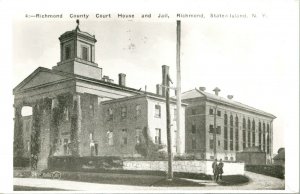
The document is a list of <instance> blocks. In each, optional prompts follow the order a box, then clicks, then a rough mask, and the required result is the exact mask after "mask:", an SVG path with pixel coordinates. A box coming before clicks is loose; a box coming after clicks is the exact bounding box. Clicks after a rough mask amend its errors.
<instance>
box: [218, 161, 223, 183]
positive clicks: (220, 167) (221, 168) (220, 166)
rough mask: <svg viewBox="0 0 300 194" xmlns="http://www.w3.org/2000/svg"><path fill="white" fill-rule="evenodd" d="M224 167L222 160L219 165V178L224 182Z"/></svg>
mask: <svg viewBox="0 0 300 194" xmlns="http://www.w3.org/2000/svg"><path fill="white" fill-rule="evenodd" d="M223 167H224V163H223V162H222V159H220V162H219V165H218V176H217V177H218V178H219V177H220V180H222V174H223Z"/></svg>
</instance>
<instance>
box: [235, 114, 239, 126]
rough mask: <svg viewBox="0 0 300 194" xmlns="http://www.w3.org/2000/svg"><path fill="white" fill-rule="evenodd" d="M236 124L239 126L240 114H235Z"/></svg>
mask: <svg viewBox="0 0 300 194" xmlns="http://www.w3.org/2000/svg"><path fill="white" fill-rule="evenodd" d="M235 126H236V127H238V126H239V118H238V116H235Z"/></svg>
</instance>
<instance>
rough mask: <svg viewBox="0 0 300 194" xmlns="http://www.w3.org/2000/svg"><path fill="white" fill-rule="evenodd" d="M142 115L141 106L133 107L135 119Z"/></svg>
mask: <svg viewBox="0 0 300 194" xmlns="http://www.w3.org/2000/svg"><path fill="white" fill-rule="evenodd" d="M141 114H142V110H141V105H136V106H135V115H136V117H139V116H140V115H141Z"/></svg>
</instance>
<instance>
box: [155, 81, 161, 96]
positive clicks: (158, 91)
mask: <svg viewBox="0 0 300 194" xmlns="http://www.w3.org/2000/svg"><path fill="white" fill-rule="evenodd" d="M156 94H157V95H160V96H162V86H161V85H160V84H156Z"/></svg>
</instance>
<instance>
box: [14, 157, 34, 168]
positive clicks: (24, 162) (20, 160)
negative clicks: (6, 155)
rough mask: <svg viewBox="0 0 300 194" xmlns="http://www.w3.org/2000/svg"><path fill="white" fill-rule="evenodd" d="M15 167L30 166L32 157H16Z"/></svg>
mask: <svg viewBox="0 0 300 194" xmlns="http://www.w3.org/2000/svg"><path fill="white" fill-rule="evenodd" d="M13 166H14V167H29V166H30V159H29V158H25V157H14V163H13Z"/></svg>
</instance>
